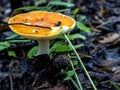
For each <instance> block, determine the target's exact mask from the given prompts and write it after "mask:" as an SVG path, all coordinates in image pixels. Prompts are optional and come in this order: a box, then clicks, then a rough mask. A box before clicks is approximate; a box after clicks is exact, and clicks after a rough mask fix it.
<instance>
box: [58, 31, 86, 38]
mask: <svg viewBox="0 0 120 90" xmlns="http://www.w3.org/2000/svg"><path fill="white" fill-rule="evenodd" d="M58 38H59V39H65V37H64V35H59V36H58ZM68 38H69V39H70V40H74V39H76V38H79V39H83V40H85V39H86V37H85V36H84V35H82V34H78V33H76V34H72V35H68Z"/></svg>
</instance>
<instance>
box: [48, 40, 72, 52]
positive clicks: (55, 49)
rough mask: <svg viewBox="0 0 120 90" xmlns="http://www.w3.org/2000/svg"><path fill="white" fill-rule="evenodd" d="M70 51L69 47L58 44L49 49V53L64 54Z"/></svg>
mask: <svg viewBox="0 0 120 90" xmlns="http://www.w3.org/2000/svg"><path fill="white" fill-rule="evenodd" d="M70 50H71V49H70V47H69V46H67V45H62V44H61V43H60V42H56V43H55V44H54V45H53V46H52V47H51V49H50V51H51V52H66V51H70Z"/></svg>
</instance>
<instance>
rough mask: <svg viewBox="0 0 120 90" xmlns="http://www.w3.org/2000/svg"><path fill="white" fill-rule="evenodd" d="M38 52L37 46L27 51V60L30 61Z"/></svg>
mask: <svg viewBox="0 0 120 90" xmlns="http://www.w3.org/2000/svg"><path fill="white" fill-rule="evenodd" d="M37 51H38V46H34V47H33V48H32V49H30V50H29V52H28V53H27V56H28V58H29V59H31V58H32V57H33V56H35V55H36V54H37Z"/></svg>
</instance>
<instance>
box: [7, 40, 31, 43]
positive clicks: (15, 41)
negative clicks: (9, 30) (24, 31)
mask: <svg viewBox="0 0 120 90" xmlns="http://www.w3.org/2000/svg"><path fill="white" fill-rule="evenodd" d="M30 41H31V40H9V41H8V42H10V43H21V42H25V43H26V42H30Z"/></svg>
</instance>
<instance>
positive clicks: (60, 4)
mask: <svg viewBox="0 0 120 90" xmlns="http://www.w3.org/2000/svg"><path fill="white" fill-rule="evenodd" d="M48 5H58V6H65V7H74V4H73V3H70V2H62V1H51V2H50V3H49V4H48Z"/></svg>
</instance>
